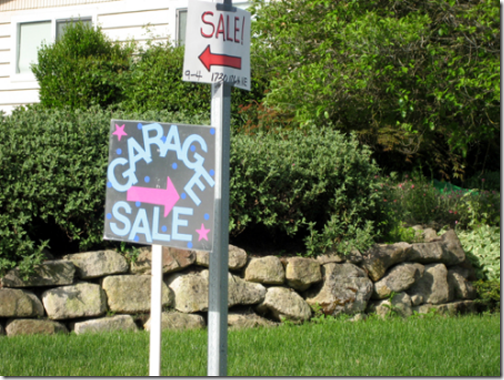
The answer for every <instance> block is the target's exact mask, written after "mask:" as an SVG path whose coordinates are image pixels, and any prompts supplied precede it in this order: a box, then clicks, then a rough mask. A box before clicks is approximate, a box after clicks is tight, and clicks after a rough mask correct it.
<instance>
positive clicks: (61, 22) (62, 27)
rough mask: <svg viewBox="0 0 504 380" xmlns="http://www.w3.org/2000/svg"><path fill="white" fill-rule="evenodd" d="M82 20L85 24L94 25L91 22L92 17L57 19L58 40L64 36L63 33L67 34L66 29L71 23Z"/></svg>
mask: <svg viewBox="0 0 504 380" xmlns="http://www.w3.org/2000/svg"><path fill="white" fill-rule="evenodd" d="M79 21H80V22H82V23H83V24H84V25H89V26H91V25H92V22H91V17H88V18H81V19H72V18H69V19H62V20H56V41H59V40H60V39H61V37H63V34H65V29H66V27H67V26H68V25H69V24H72V23H76V22H79Z"/></svg>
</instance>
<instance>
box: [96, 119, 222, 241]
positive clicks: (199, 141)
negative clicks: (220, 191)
mask: <svg viewBox="0 0 504 380" xmlns="http://www.w3.org/2000/svg"><path fill="white" fill-rule="evenodd" d="M215 171H216V168H215V128H212V127H207V126H195V125H183V124H173V123H157V122H142V121H126V120H112V121H111V126H110V144H109V165H108V169H107V189H106V201H105V236H104V238H105V239H109V240H120V241H127V242H131V243H139V244H149V245H152V244H159V245H163V246H169V247H176V248H184V249H197V250H203V251H211V250H212V236H213V221H214V215H213V214H214V210H213V208H214V186H215V179H214V176H215Z"/></svg>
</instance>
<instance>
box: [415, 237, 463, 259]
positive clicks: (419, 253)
mask: <svg viewBox="0 0 504 380" xmlns="http://www.w3.org/2000/svg"><path fill="white" fill-rule="evenodd" d="M464 260H465V253H464V250H463V249H462V245H461V244H460V240H459V238H458V237H457V234H456V233H455V231H453V230H448V231H447V232H446V233H444V234H443V235H442V236H441V238H440V239H439V240H438V241H433V242H431V243H418V244H413V245H412V247H411V250H410V252H409V254H408V258H407V261H414V262H418V263H422V264H430V263H443V264H445V265H446V266H452V265H457V264H460V263H462V262H464Z"/></svg>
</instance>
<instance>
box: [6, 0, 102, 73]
mask: <svg viewBox="0 0 504 380" xmlns="http://www.w3.org/2000/svg"><path fill="white" fill-rule="evenodd" d="M0 2H1V0H0ZM94 19H95V17H93V16H85V17H81V16H80V15H78V14H77V15H72V14H70V13H69V12H59V13H58V14H53V13H52V14H51V13H45V14H30V15H26V16H20V17H13V18H12V19H11V20H12V21H11V25H12V29H11V35H12V36H15V38H12V40H11V41H12V42H11V48H10V50H11V52H12V53H11V54H12V55H11V58H10V62H11V70H12V71H11V80H12V81H14V82H25V81H35V80H36V79H35V76H34V75H33V73H32V71H31V65H34V64H35V65H36V64H37V62H38V50H39V49H40V48H41V47H42V45H43V44H47V45H49V44H52V43H53V42H54V41H55V40H58V39H59V38H61V36H63V34H64V33H65V28H66V27H67V26H68V25H69V24H70V23H73V22H79V21H82V22H83V23H85V24H88V25H93V22H92V20H94Z"/></svg>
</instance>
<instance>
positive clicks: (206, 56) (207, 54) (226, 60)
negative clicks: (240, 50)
mask: <svg viewBox="0 0 504 380" xmlns="http://www.w3.org/2000/svg"><path fill="white" fill-rule="evenodd" d="M198 58H199V59H200V61H201V63H202V64H203V66H205V67H206V69H207V70H208V71H210V66H212V65H215V66H226V67H232V68H233V69H241V57H233V56H231V55H226V54H213V53H212V52H211V51H210V45H208V46H207V47H206V49H205V50H204V51H203V53H201V54H200V56H199V57H198Z"/></svg>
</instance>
